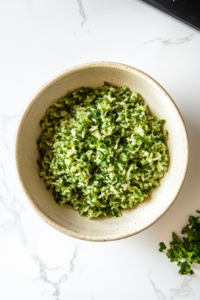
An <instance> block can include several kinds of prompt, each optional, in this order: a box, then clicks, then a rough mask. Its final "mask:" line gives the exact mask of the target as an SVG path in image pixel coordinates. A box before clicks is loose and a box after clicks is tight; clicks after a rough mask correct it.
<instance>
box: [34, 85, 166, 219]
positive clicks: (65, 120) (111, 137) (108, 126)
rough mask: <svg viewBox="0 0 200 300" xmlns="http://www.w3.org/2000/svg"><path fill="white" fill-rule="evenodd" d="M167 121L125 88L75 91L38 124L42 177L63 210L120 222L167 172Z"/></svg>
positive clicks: (49, 110) (39, 161)
mask: <svg viewBox="0 0 200 300" xmlns="http://www.w3.org/2000/svg"><path fill="white" fill-rule="evenodd" d="M164 122H165V120H162V119H161V120H160V119H158V118H157V117H155V116H152V114H151V113H150V110H149V108H148V106H147V105H146V104H144V102H143V100H142V98H141V96H140V95H139V94H138V93H136V92H131V91H130V90H129V88H128V87H127V86H123V87H113V86H110V85H108V84H104V86H103V87H100V88H96V89H93V88H89V87H81V88H79V89H76V90H75V91H73V92H71V93H69V94H67V95H66V96H65V97H63V98H61V99H60V100H59V101H58V102H56V103H54V104H53V105H52V106H51V107H49V108H48V109H47V112H46V115H45V116H44V118H43V119H42V120H41V122H40V124H41V127H42V129H43V132H42V135H41V137H40V139H39V141H38V151H39V153H40V158H39V160H38V164H39V167H40V172H39V175H40V177H42V178H44V181H45V183H46V184H47V189H50V190H52V192H53V195H54V198H55V201H56V202H57V203H59V204H60V205H64V204H66V203H67V204H70V205H72V206H73V208H74V209H75V210H77V211H78V212H79V214H80V215H85V216H87V217H88V218H94V217H98V216H116V217H119V216H121V211H120V210H121V209H124V208H131V207H133V206H134V205H135V204H137V203H139V202H142V201H143V200H144V199H145V197H147V196H148V194H149V192H150V191H151V190H152V189H153V188H155V187H157V186H159V180H160V179H161V178H162V177H163V176H164V175H165V172H166V171H167V168H168V162H169V158H168V148H167V146H166V144H165V137H166V136H167V135H168V132H167V130H165V131H163V128H162V127H163V123H164Z"/></svg>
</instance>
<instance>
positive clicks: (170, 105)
mask: <svg viewBox="0 0 200 300" xmlns="http://www.w3.org/2000/svg"><path fill="white" fill-rule="evenodd" d="M104 81H106V82H109V83H111V84H113V85H116V86H122V85H124V84H126V85H127V86H128V87H129V88H130V89H131V90H132V91H137V92H139V93H140V94H141V96H142V97H143V99H144V101H145V102H146V103H147V104H148V105H149V107H150V110H151V112H152V113H153V114H154V115H156V116H158V117H159V118H162V119H163V118H164V119H165V120H166V125H165V127H166V128H167V129H168V131H169V138H168V142H167V144H168V147H169V154H170V165H169V170H168V172H167V173H166V175H165V177H164V178H163V179H162V180H161V185H160V187H158V188H156V189H155V190H154V191H153V192H152V193H151V195H150V196H149V197H148V198H147V199H146V200H145V201H144V202H143V203H140V204H138V205H136V206H135V207H134V208H132V209H127V210H123V211H122V217H120V218H112V217H109V218H103V217H101V218H97V219H92V220H88V219H87V218H86V217H84V216H79V214H78V212H76V211H74V210H73V209H72V207H71V206H69V205H66V206H59V205H58V204H56V203H55V201H54V199H53V196H52V194H51V192H49V191H47V190H46V186H45V184H44V182H43V180H42V179H40V178H39V176H38V171H39V168H38V165H37V162H36V160H37V159H38V151H37V144H36V142H37V140H38V138H39V136H40V134H41V128H40V125H39V122H40V120H41V119H42V118H43V116H44V115H45V112H46V109H47V108H48V107H49V106H50V105H52V104H53V103H54V102H55V101H56V100H58V99H59V98H61V97H62V96H64V95H66V94H67V93H68V92H70V91H73V90H74V89H75V88H77V87H81V86H90V87H98V86H102V85H103V83H104ZM15 163H16V170H17V175H18V179H19V182H20V184H21V186H22V189H23V192H24V193H25V195H26V196H27V199H28V200H29V202H30V203H31V205H32V207H33V208H34V210H35V211H36V212H37V213H38V215H39V216H40V217H41V218H42V219H43V220H44V221H45V222H47V223H48V224H49V225H51V226H52V227H54V228H55V229H57V230H59V231H61V232H62V233H64V234H67V235H69V236H72V237H75V238H78V239H83V240H89V241H111V240H117V239H122V238H125V237H128V236H131V235H134V234H136V233H138V232H141V231H142V230H144V229H145V228H147V227H149V226H150V225H152V224H153V223H154V222H156V221H157V220H158V219H159V218H160V217H161V216H162V215H163V214H164V213H165V212H166V211H167V210H168V209H169V207H170V206H171V205H172V203H173V202H174V201H175V199H176V197H177V195H178V193H179V191H180V189H181V186H182V184H183V181H184V178H185V175H186V171H187V165H188V138H187V133H186V129H185V125H184V122H183V119H182V117H181V115H180V113H179V111H178V109H177V107H176V105H175V104H174V102H173V100H172V99H171V97H170V96H169V95H168V94H167V92H166V91H165V90H164V89H163V88H162V87H161V86H160V85H159V84H158V83H157V82H156V81H155V80H153V79H152V78H151V77H149V76H148V75H146V74H144V73H143V72H141V71H139V70H137V69H134V68H133V67H130V66H126V65H122V64H118V63H112V62H94V63H88V64H83V65H79V66H76V67H74V68H71V69H68V70H66V71H64V72H63V73H61V74H59V75H58V76H56V77H55V78H53V79H52V80H50V81H49V82H47V83H46V84H45V85H44V86H42V87H41V89H40V90H39V91H38V92H37V93H36V94H35V95H34V96H33V98H32V99H31V100H30V102H29V103H28V105H27V107H26V108H25V110H24V112H23V115H22V117H21V119H20V121H19V125H18V129H17V132H16V137H15Z"/></svg>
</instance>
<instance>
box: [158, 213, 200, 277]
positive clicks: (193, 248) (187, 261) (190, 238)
mask: <svg viewBox="0 0 200 300" xmlns="http://www.w3.org/2000/svg"><path fill="white" fill-rule="evenodd" d="M196 212H197V213H198V214H200V210H197V211H196ZM181 233H182V234H183V237H182V239H180V238H179V237H178V236H177V235H176V234H175V233H174V232H173V233H172V241H171V242H170V248H169V249H168V250H167V251H166V255H167V257H168V258H169V259H170V261H171V262H174V261H176V262H178V263H177V265H178V266H179V267H180V269H179V274H181V275H185V274H193V273H194V271H193V270H192V269H191V266H190V265H191V264H192V263H197V264H200V217H194V216H190V217H189V223H188V224H187V225H186V226H185V227H184V228H183V229H182V231H181ZM159 246H160V248H159V251H160V252H163V251H164V250H165V249H166V248H167V247H166V246H165V244H164V243H163V242H162V243H160V244H159Z"/></svg>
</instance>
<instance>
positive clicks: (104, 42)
mask: <svg viewBox="0 0 200 300" xmlns="http://www.w3.org/2000/svg"><path fill="white" fill-rule="evenodd" d="M0 7H1V8H0V43H1V46H0V60H1V64H0V82H1V84H0V92H1V101H0V176H1V180H0V286H1V288H0V299H2V300H27V299H28V300H35V299H37V300H79V299H81V300H102V299H105V300H112V299H115V300H121V299H126V300H133V299H134V300H140V299H142V300H143V299H144V300H147V299H148V300H154V299H155V300H156V299H159V300H169V299H175V300H179V299H183V298H186V299H189V300H199V299H200V266H199V265H194V271H195V274H194V275H192V276H180V275H179V274H178V268H177V266H176V263H174V264H172V263H170V261H169V260H168V258H167V257H166V256H165V255H164V254H162V253H159V252H158V244H159V242H161V241H164V242H166V243H169V241H170V240H171V233H172V231H175V232H176V233H180V230H181V229H182V227H183V226H184V225H185V224H186V223H187V220H188V216H189V215H190V214H194V213H195V211H196V209H200V158H199V157H200V33H199V32H198V31H196V30H194V29H193V28H191V27H189V26H187V25H185V24H184V23H181V22H179V21H177V20H175V19H173V18H172V17H170V16H167V15H165V14H164V13H162V12H160V11H158V10H156V9H155V8H153V7H151V6H149V5H147V4H145V3H143V2H141V1H137V0H123V1H120V0H107V1H106V0H101V1H98V0H93V1H91V0H82V1H81V0H73V1H72V0H29V1H26V0H18V1H14V0H7V1H3V0H1V1H0ZM102 60H105V61H116V62H121V63H125V64H128V65H131V66H134V67H136V68H138V69H140V70H142V71H144V72H146V73H147V74H149V75H150V76H152V77H153V78H154V79H156V80H157V81H158V82H159V83H160V84H161V85H162V86H163V87H164V88H165V89H166V90H167V91H168V93H169V94H170V95H171V96H172V98H173V99H174V101H175V103H176V104H177V106H178V108H179V109H180V111H181V113H182V115H183V118H184V120H185V123H186V127H187V130H188V134H189V142H190V161H189V168H188V173H187V177H186V180H185V183H184V186H183V188H182V190H181V192H180V194H179V196H178V198H177V200H176V202H175V204H174V205H173V206H172V207H171V208H170V209H169V211H168V212H167V213H166V214H165V215H164V216H163V217H162V218H161V219H160V220H159V221H158V222H157V223H155V224H154V225H153V226H151V227H150V228H148V229H147V230H145V231H144V232H142V233H139V234H138V235H136V236H133V237H130V238H127V239H124V240H120V241H116V242H108V243H92V242H86V241H79V240H76V239H73V238H70V237H68V236H65V235H63V234H61V233H60V232H57V231H56V230H54V229H53V228H51V227H49V226H48V225H47V224H46V223H44V222H43V221H42V220H41V219H40V218H39V217H38V216H37V215H36V214H35V212H34V211H33V210H32V208H31V207H30V205H29V204H28V203H27V200H26V199H25V198H24V196H23V195H22V193H21V188H20V186H19V184H18V182H17V180H16V178H15V172H14V167H13V159H12V156H13V138H14V132H15V129H16V125H17V121H18V119H19V116H20V114H21V113H22V110H23V108H24V107H25V105H26V103H27V102H28V101H29V99H30V97H31V96H32V94H33V93H35V91H36V90H37V89H38V88H39V87H40V86H41V85H42V84H43V83H45V82H46V81H47V80H48V79H50V78H51V77H53V76H54V75H56V74H58V73H59V72H61V71H63V70H65V69H67V68H68V67H71V66H74V65H77V64H80V63H84V62H89V61H102Z"/></svg>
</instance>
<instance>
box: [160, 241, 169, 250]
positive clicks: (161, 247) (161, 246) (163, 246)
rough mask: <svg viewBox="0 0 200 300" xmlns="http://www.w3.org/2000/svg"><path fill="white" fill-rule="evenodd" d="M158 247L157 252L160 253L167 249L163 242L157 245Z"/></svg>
mask: <svg viewBox="0 0 200 300" xmlns="http://www.w3.org/2000/svg"><path fill="white" fill-rule="evenodd" d="M159 246H160V248H159V251H160V252H163V250H165V249H167V247H166V246H165V244H164V243H163V242H161V243H160V244H159Z"/></svg>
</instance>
